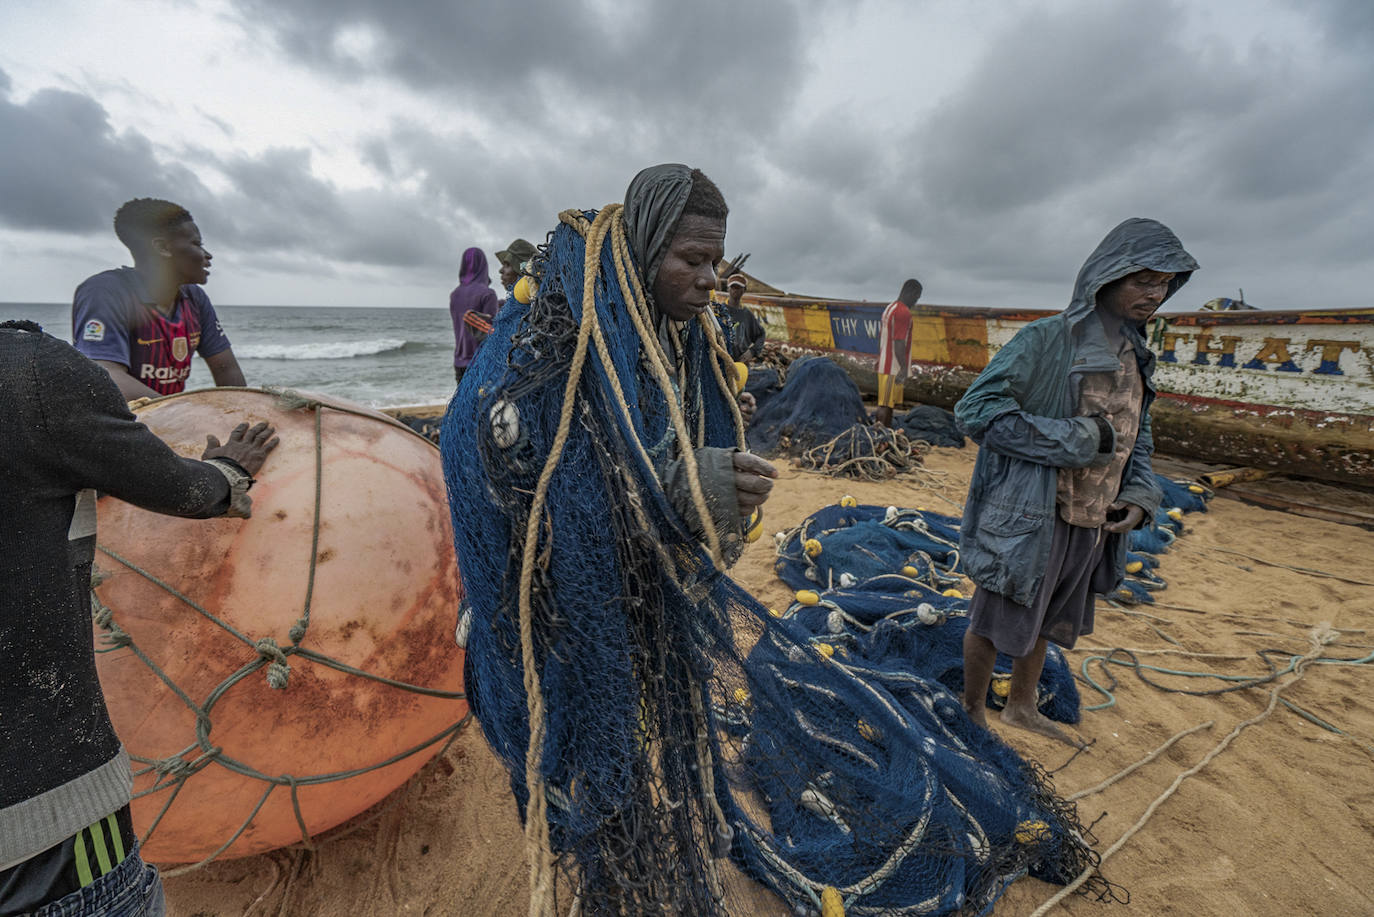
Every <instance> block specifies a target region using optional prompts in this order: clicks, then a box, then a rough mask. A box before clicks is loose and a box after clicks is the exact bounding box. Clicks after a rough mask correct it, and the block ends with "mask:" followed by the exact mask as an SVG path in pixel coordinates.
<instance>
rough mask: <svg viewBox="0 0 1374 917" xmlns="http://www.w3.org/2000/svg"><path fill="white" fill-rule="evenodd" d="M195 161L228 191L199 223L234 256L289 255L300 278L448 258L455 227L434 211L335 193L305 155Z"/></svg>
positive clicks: (382, 195)
mask: <svg viewBox="0 0 1374 917" xmlns="http://www.w3.org/2000/svg"><path fill="white" fill-rule="evenodd" d="M198 155H199V157H201V160H202V161H204V162H206V163H208V164H211V165H212V166H213V167H214V168H215V170H216V171H218V172H219V173H220V174H221V175H223V176H224V177H225V178H226V179H228V181H229V184H230V190H228V191H226V192H224V193H223V194H221V195H220V196H219V197H218V198H217V199H216V200H215V202H214V204H213V207H214V208H215V219H214V220H213V221H202V222H203V223H205V222H208V223H211V225H214V226H215V227H216V228H217V230H218V236H217V238H218V239H220V240H222V243H223V244H227V245H230V246H232V247H233V248H235V249H237V250H239V251H241V252H244V253H247V254H251V255H252V256H254V257H259V256H261V255H262V254H265V253H275V254H278V255H285V256H288V257H289V256H296V257H298V258H300V259H301V264H302V268H301V269H302V270H303V271H304V270H313V268H310V267H308V265H310V264H314V263H317V262H318V261H319V260H333V261H338V262H341V263H343V264H361V265H382V266H387V267H394V268H401V269H414V268H431V267H440V266H443V265H445V264H446V262H447V260H450V259H451V251H450V248H451V246H450V245H449V244H448V239H449V238H450V237H451V235H452V234H453V231H454V227H453V226H452V225H451V224H449V223H448V222H446V221H443V220H440V219H438V218H436V217H435V216H433V215H432V212H433V208H430V207H427V206H426V205H425V204H423V203H421V202H420V201H418V200H417V199H415V198H414V197H412V196H410V195H406V194H404V193H398V192H383V191H379V190H376V189H341V188H339V187H337V186H335V185H334V184H333V183H332V182H329V181H326V180H324V179H322V178H320V177H319V176H317V175H316V174H315V173H314V171H313V169H312V167H311V155H310V152H309V151H308V150H303V149H273V150H267V151H265V152H263V153H261V154H259V155H257V156H228V157H224V156H218V155H217V154H215V153H213V152H211V151H208V150H200V151H198ZM209 242H211V240H210V239H207V243H209Z"/></svg>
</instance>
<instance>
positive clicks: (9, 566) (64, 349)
mask: <svg viewBox="0 0 1374 917" xmlns="http://www.w3.org/2000/svg"><path fill="white" fill-rule="evenodd" d="M0 392H4V393H5V395H4V400H3V403H2V404H0V917H9V915H12V914H22V913H28V912H30V911H34V910H37V909H39V908H41V907H43V906H44V905H45V904H53V903H55V902H58V901H60V902H61V904H60V905H57V907H58V908H59V909H60V913H62V914H64V915H66V914H71V915H77V914H120V915H158V914H162V913H163V901H162V885H161V880H160V879H159V878H158V875H157V870H156V869H155V868H153V867H152V866H147V865H145V864H144V863H143V861H142V860H141V859H140V858H139V856H138V851H137V843H136V839H135V836H134V834H133V829H132V826H131V823H130V820H129V796H130V790H131V786H132V777H131V774H130V768H129V757H128V754H127V753H126V752H125V751H124V748H123V746H122V745H121V744H120V742H119V739H118V738H117V737H116V736H115V733H114V729H113V727H112V726H111V724H110V717H109V714H108V713H107V712H106V709H105V699H104V696H103V695H102V693H101V690H100V682H99V680H98V679H97V677H96V669H95V652H94V645H93V642H92V636H91V594H90V588H91V564H92V561H93V560H94V556H95V523H96V509H95V497H96V491H99V492H101V493H104V494H109V495H111V496H114V497H118V498H119V499H121V500H125V501H127V502H129V503H132V504H134V505H136V506H140V507H142V508H144V509H148V510H152V511H154V512H159V513H166V514H168V515H174V516H188V517H192V518H198V519H205V518H210V517H214V516H224V515H229V516H239V517H245V518H246V517H247V516H248V514H249V512H250V506H251V500H250V499H249V497H248V493H247V491H248V488H249V487H251V486H252V483H253V477H252V476H253V474H254V473H256V472H257V470H258V469H259V468H261V467H262V463H263V461H264V460H265V459H266V457H267V454H268V453H269V452H270V451H272V449H273V448H275V447H276V445H277V439H276V438H275V437H274V436H273V433H274V430H273V429H272V428H271V427H269V426H268V425H267V424H265V423H260V424H257V425H256V426H254V427H253V428H252V429H249V427H248V425H247V424H240V425H239V426H238V427H237V428H236V429H235V430H234V431H233V432H232V433H231V434H230V435H229V438H228V441H227V442H225V443H224V444H223V445H221V444H220V442H219V441H218V440H217V439H216V438H215V437H213V436H207V437H206V442H207V448H206V450H205V453H204V455H203V456H202V458H203V459H204V461H194V460H192V459H183V458H180V457H178V456H177V455H176V454H175V453H174V452H172V450H171V449H170V448H169V447H168V446H167V445H166V444H165V443H163V442H162V441H161V440H160V439H158V438H157V437H156V436H154V435H153V434H152V433H151V432H150V431H149V430H148V428H147V427H145V426H144V425H143V424H141V423H139V422H138V421H137V420H136V419H135V418H134V416H133V414H131V413H130V412H129V410H128V408H127V407H126V406H125V403H124V398H123V396H122V395H121V394H120V392H119V389H118V388H116V387H115V384H114V382H113V381H111V379H110V376H109V374H108V373H106V372H105V371H104V370H102V369H101V368H100V367H99V366H97V365H96V364H95V363H92V362H91V361H90V360H88V359H86V358H85V357H83V356H81V354H79V353H77V352H76V350H74V349H73V348H72V347H71V346H70V345H68V344H65V343H63V342H61V341H58V340H57V339H56V338H53V337H51V336H49V335H47V334H44V333H42V331H41V329H39V327H38V326H37V325H35V324H33V323H31V322H4V323H0ZM46 912H47V911H46V910H45V911H44V913H46ZM56 912H58V911H54V913H56Z"/></svg>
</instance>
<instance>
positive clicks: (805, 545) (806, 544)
mask: <svg viewBox="0 0 1374 917" xmlns="http://www.w3.org/2000/svg"><path fill="white" fill-rule="evenodd" d="M802 550H803V551H805V552H806V556H807V557H816V556H817V555H819V554H820V553H821V543H820V542H819V541H817V540H816V539H814V538H808V539H806V540H805V541H803V542H802Z"/></svg>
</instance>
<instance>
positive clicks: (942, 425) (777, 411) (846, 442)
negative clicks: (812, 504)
mask: <svg viewBox="0 0 1374 917" xmlns="http://www.w3.org/2000/svg"><path fill="white" fill-rule="evenodd" d="M779 378H780V374H779V373H778V371H777V370H776V369H774V368H772V367H760V368H758V369H757V370H751V371H750V379H749V382H748V383H747V384H746V386H745V388H746V391H749V392H750V393H752V394H753V395H754V398H755V401H756V402H757V404H758V408H757V410H756V412H755V414H754V419H753V422H752V423H751V424H750V427H749V448H750V449H751V450H753V451H754V452H757V453H759V454H760V455H770V456H777V455H790V456H795V457H796V458H797V460H798V461H797V464H798V465H799V466H800V467H801V468H803V469H805V470H807V471H819V472H822V473H826V474H834V475H842V476H845V477H853V478H862V479H868V480H883V479H885V478H890V477H893V476H894V475H898V474H901V473H903V472H907V471H913V470H915V469H917V468H919V467H920V465H921V463H922V461H921V460H922V457H923V455H924V454H925V452H926V448H927V446H930V445H934V446H963V444H964V437H963V434H961V433H960V432H959V430H958V429H957V427H956V426H955V423H954V415H953V414H951V413H950V412H949V411H946V410H944V409H942V408H938V407H935V406H933V405H917V406H916V407H913V408H912V409H911V410H909V411H907V412H906V413H905V414H900V415H897V416H895V417H894V418H893V422H892V426H891V427H890V428H889V427H884V426H881V425H879V424H874V423H873V422H872V421H871V420H870V418H869V416H868V412H867V410H866V409H865V407H864V403H863V398H862V396H861V395H860V394H859V389H858V386H856V385H855V384H854V381H853V380H852V379H850V378H849V376H848V375H847V374H846V373H845V371H844V370H843V369H841V368H840V366H839V365H838V364H836V363H834V362H833V361H831V360H829V359H826V358H825V357H803V358H802V359H800V360H797V361H796V362H794V363H793V364H792V365H791V366H789V367H788V368H787V370H786V375H785V381H782V382H779ZM922 444H925V445H922Z"/></svg>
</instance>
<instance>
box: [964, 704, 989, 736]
mask: <svg viewBox="0 0 1374 917" xmlns="http://www.w3.org/2000/svg"><path fill="white" fill-rule="evenodd" d="M959 700H960V702H962V701H963V698H960V699H959ZM964 712H965V713H967V714H968V718H969V719H971V720H973V721H974V722H975V723H977V724H978V725H979V726H982V727H983V728H984V729H987V728H988V712H987V708H986V707H984V706H983V705H982V704H979V705H978V706H977V707H976V708H975V707H970V706H969V705H968V704H967V703H965V704H964Z"/></svg>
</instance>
